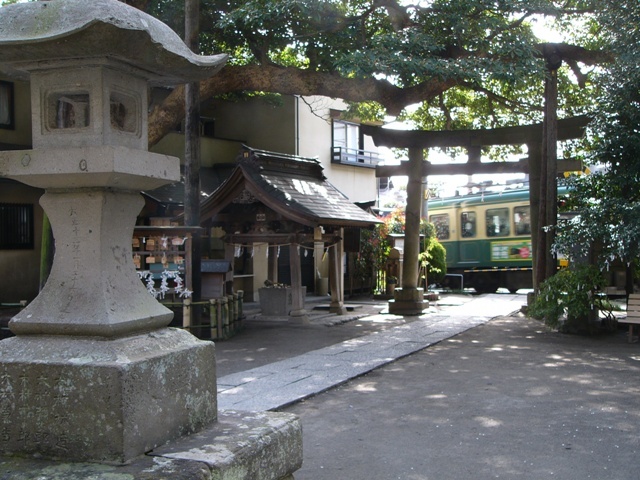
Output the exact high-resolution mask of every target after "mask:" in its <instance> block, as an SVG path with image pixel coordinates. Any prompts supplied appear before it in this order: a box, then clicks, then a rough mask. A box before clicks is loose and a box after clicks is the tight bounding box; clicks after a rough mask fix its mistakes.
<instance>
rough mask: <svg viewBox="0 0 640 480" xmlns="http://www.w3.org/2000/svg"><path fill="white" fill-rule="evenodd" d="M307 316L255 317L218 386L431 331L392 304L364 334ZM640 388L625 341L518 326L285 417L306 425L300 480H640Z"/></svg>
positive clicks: (471, 337)
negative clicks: (336, 350)
mask: <svg viewBox="0 0 640 480" xmlns="http://www.w3.org/2000/svg"><path fill="white" fill-rule="evenodd" d="M509 297H510V296H504V297H500V296H497V295H494V296H492V297H491V302H492V303H490V304H489V305H494V308H497V305H498V303H500V302H502V301H503V300H502V299H503V298H504V299H505V300H506V299H507V298H509ZM523 297H524V296H523ZM512 301H513V299H512ZM522 303H524V298H523V302H522ZM452 305H453V307H452ZM465 305H466V306H465ZM478 305H480V303H479V302H478V299H477V297H466V296H462V297H456V296H453V297H452V296H445V297H443V298H442V300H441V302H438V303H436V305H435V306H433V307H432V309H431V312H430V313H428V314H427V315H425V316H422V318H423V319H424V318H428V317H429V316H446V315H447V312H449V313H452V314H453V312H454V310H456V311H457V312H458V315H459V314H460V313H461V310H460V309H461V308H462V309H464V308H466V309H467V314H468V315H469V317H471V316H473V315H481V314H484V315H491V312H490V311H489V312H487V311H484V312H481V311H479V309H478ZM483 305H484V307H483V308H482V309H484V310H486V309H487V307H486V305H487V304H486V303H484V304H483ZM307 307H308V309H309V311H310V312H312V316H311V317H312V322H311V324H310V325H307V326H295V325H290V324H288V323H287V322H286V321H284V320H283V319H265V318H261V317H259V315H256V316H253V317H252V316H251V315H250V319H249V321H248V323H247V328H246V329H245V330H244V331H243V332H241V333H240V335H238V337H234V338H233V339H231V340H228V341H225V342H218V343H217V352H218V353H217V356H218V369H219V372H218V374H219V378H221V377H222V378H224V377H225V376H227V375H228V376H232V375H231V374H233V373H237V372H244V371H246V370H248V369H256V370H257V371H259V370H260V368H262V366H269V365H270V364H272V365H276V364H277V363H275V362H282V361H283V360H285V359H286V358H291V357H293V356H304V354H305V352H308V351H310V350H314V349H323V348H324V347H326V346H328V345H333V344H335V343H337V342H344V341H347V342H348V341H349V338H358V339H370V338H375V337H376V336H377V335H376V333H377V332H383V331H389V330H390V329H394V328H397V327H399V326H402V325H406V324H407V323H411V322H417V321H420V320H419V317H397V316H392V315H388V314H386V313H385V304H384V302H370V303H366V304H365V305H364V306H363V307H362V308H361V309H356V310H354V311H353V312H352V314H354V312H358V311H360V314H361V315H362V316H361V317H359V318H353V319H351V320H349V319H347V318H343V319H342V320H339V319H337V318H336V316H329V315H324V316H323V315H322V314H320V313H318V312H317V311H316V310H313V309H312V308H313V304H311V305H310V304H309V302H308V303H307ZM489 310H491V307H489ZM356 317H357V314H356ZM296 358H301V357H296ZM252 371H254V370H252ZM639 374H640V344H639V343H633V344H630V343H628V342H627V336H626V329H620V330H619V331H618V332H616V333H613V334H608V335H602V336H597V337H579V336H570V335H564V334H559V333H556V332H552V331H549V330H547V329H546V328H545V327H544V326H543V325H542V324H541V323H540V322H538V321H536V320H532V319H529V318H526V317H524V316H523V315H522V314H521V313H518V312H515V313H513V314H510V315H506V316H504V315H503V316H498V317H496V318H493V319H492V320H489V321H488V322H487V323H484V324H480V325H479V326H475V327H474V328H471V329H468V330H466V331H463V332H462V333H459V334H457V335H455V336H451V337H449V338H445V339H443V340H441V341H439V343H437V344H434V345H431V346H429V347H428V348H425V349H423V350H419V351H417V352H416V353H412V354H410V355H409V356H406V357H403V358H400V359H398V360H395V361H393V362H392V363H389V364H387V365H385V366H383V367H380V368H377V369H375V370H373V371H371V372H369V373H367V374H365V375H363V376H359V377H357V378H354V379H352V380H350V381H348V382H347V383H343V384H341V385H338V386H336V387H335V388H332V389H329V390H327V391H324V392H323V393H319V394H318V395H315V396H311V397H310V398H307V399H306V400H304V401H301V402H298V403H295V404H293V405H291V406H288V407H284V408H282V409H281V410H282V411H286V412H291V413H295V414H297V415H299V416H300V417H301V419H302V425H303V431H304V465H303V467H302V469H301V470H299V471H298V472H297V473H296V480H324V479H326V480H335V479H348V480H360V479H362V480H364V479H366V480H390V479H402V480H448V479H451V480H453V479H456V480H461V479H473V480H484V479H493V478H506V479H514V478H518V479H531V480H534V479H535V480H538V479H541V478H561V479H567V480H573V479H576V480H577V479H586V478H591V479H620V480H627V479H628V480H631V479H640V461H639V455H638V454H639V453H640V429H639V427H638V426H639V425H640V408H639V405H640V404H639V403H638V398H640V397H639V394H640V375H639ZM222 398H223V397H222Z"/></svg>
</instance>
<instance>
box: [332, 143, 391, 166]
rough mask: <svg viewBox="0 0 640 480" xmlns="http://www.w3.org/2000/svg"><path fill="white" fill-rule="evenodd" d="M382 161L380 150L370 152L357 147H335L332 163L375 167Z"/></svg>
mask: <svg viewBox="0 0 640 480" xmlns="http://www.w3.org/2000/svg"><path fill="white" fill-rule="evenodd" d="M379 162H380V155H378V152H369V151H367V150H359V149H357V148H344V147H333V149H332V155H331V163H340V164H342V165H354V166H357V167H367V168H375V166H376V165H378V163H379Z"/></svg>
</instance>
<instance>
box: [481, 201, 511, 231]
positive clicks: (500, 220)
mask: <svg viewBox="0 0 640 480" xmlns="http://www.w3.org/2000/svg"><path fill="white" fill-rule="evenodd" d="M510 232H511V228H510V222H509V209H508V208H490V209H489V210H487V237H505V236H507V235H509V233H510Z"/></svg>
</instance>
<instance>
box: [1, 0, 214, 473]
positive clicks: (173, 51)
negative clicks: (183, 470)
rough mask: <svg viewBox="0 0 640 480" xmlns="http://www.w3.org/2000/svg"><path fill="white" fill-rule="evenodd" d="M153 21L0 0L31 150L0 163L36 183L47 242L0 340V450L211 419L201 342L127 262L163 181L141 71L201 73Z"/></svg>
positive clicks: (66, 453) (85, 5)
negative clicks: (26, 109)
mask: <svg viewBox="0 0 640 480" xmlns="http://www.w3.org/2000/svg"><path fill="white" fill-rule="evenodd" d="M225 62H226V56H224V55H219V56H211V57H203V56H199V55H195V54H193V53H192V52H191V51H190V50H188V49H187V48H186V46H185V45H184V43H183V42H182V41H181V40H180V38H179V37H177V35H175V33H173V32H172V31H171V30H170V29H169V28H168V27H167V26H166V25H164V24H162V23H161V22H159V21H157V20H155V19H154V18H152V17H150V16H148V15H146V14H144V13H142V12H140V11H139V10H136V9H134V8H131V7H129V6H127V5H125V4H124V3H121V2H118V1H116V0H91V1H90V2H87V1H86V0H53V1H40V2H29V3H24V4H16V5H11V6H7V7H3V8H0V70H2V71H3V73H5V74H8V75H12V76H14V77H23V78H25V79H29V80H30V82H31V103H32V130H33V131H32V136H33V149H32V150H26V151H12V152H0V176H6V177H9V178H13V179H15V180H18V181H20V182H23V183H26V184H28V185H31V186H35V187H40V188H43V189H45V191H46V193H45V194H44V195H43V197H42V199H41V204H42V206H43V208H44V210H45V212H46V213H47V215H48V216H49V218H50V220H51V224H52V228H53V232H54V237H55V240H56V254H55V258H54V264H53V268H52V271H51V274H50V277H49V280H48V282H47V284H46V286H45V287H44V289H43V290H42V292H41V293H40V295H39V296H38V297H37V298H36V299H35V300H34V301H33V302H32V303H31V304H30V305H29V306H28V307H27V308H26V309H24V310H23V311H22V312H21V313H20V314H19V315H18V316H16V317H15V318H14V319H12V320H11V322H10V328H11V330H12V331H13V332H14V333H15V334H16V337H14V338H10V339H7V340H4V341H2V342H0V454H5V455H12V454H18V455H29V454H35V455H38V456H40V457H45V458H62V459H68V460H75V461H84V460H89V461H97V462H107V463H115V464H119V463H126V462H129V461H130V460H131V459H132V458H134V457H136V456H139V455H141V454H143V453H145V452H148V451H149V450H151V449H153V448H155V447H157V446H159V445H163V444H165V443H166V442H167V441H169V440H171V439H175V438H177V437H179V436H183V435H186V434H189V433H192V432H196V431H199V430H201V429H203V428H204V427H206V426H207V425H210V424H211V423H212V422H214V421H215V420H216V418H217V414H218V412H217V392H216V370H215V354H214V345H213V343H211V342H203V341H200V340H197V339H196V338H195V337H193V336H192V335H190V334H189V333H187V332H185V331H182V330H177V329H171V328H166V327H167V325H168V324H169V322H170V321H171V318H172V313H171V312H170V311H169V310H168V309H166V308H164V307H163V306H162V305H160V304H159V303H158V302H157V301H156V300H155V299H154V298H153V297H152V296H151V295H149V293H148V292H147V291H146V289H145V288H144V286H143V285H142V283H141V282H140V280H139V279H138V276H137V274H136V272H135V267H134V265H133V261H132V252H131V238H132V234H133V227H134V224H135V219H136V216H137V214H138V212H139V211H140V209H141V208H142V205H143V200H142V197H141V196H140V194H139V192H140V191H141V190H148V189H153V188H155V187H158V186H160V185H163V184H165V183H168V182H175V181H178V180H179V178H180V171H179V161H178V159H177V158H173V157H168V156H165V155H158V154H154V153H150V152H148V151H147V114H148V113H147V109H148V100H147V90H148V88H149V85H174V84H177V83H185V82H187V81H194V80H197V79H200V78H205V77H209V76H211V75H213V74H214V73H215V72H216V71H217V70H218V69H220V68H221V67H222V66H223V65H224V63H225Z"/></svg>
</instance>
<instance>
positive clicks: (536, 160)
mask: <svg viewBox="0 0 640 480" xmlns="http://www.w3.org/2000/svg"><path fill="white" fill-rule="evenodd" d="M588 122H589V118H588V117H587V116H578V117H572V118H568V119H564V120H559V121H558V129H557V139H558V140H569V139H573V138H579V137H581V136H582V135H583V134H584V130H585V127H586V125H587V124H588ZM363 133H364V134H365V135H370V136H371V137H372V138H373V141H374V142H375V144H376V145H377V146H384V147H393V148H408V149H409V161H405V162H402V163H401V164H400V165H380V166H378V167H376V177H390V176H399V175H406V176H407V177H408V183H407V207H406V213H405V215H406V223H405V251H404V260H403V275H402V289H396V292H398V293H396V294H394V299H393V300H391V302H390V304H389V309H390V311H392V313H402V314H414V315H419V314H420V313H422V309H423V308H424V306H425V305H424V304H423V303H422V301H421V297H422V295H423V292H422V289H419V288H417V282H418V271H417V270H418V255H419V244H420V235H419V229H420V209H421V208H420V207H421V183H422V178H423V177H427V176H429V175H459V174H466V175H472V174H487V173H489V174H491V173H519V172H523V173H529V176H530V178H529V180H530V184H531V189H530V203H531V205H532V211H533V212H536V211H537V208H535V206H537V205H538V203H539V201H540V198H539V193H538V192H539V185H540V182H541V173H540V172H541V165H540V164H541V161H542V153H541V152H542V143H543V124H542V123H538V124H533V125H525V126H517V127H503V128H495V129H479V130H447V131H416V130H391V129H383V128H380V127H372V126H365V127H363ZM518 144H526V145H527V148H528V151H529V157H528V158H527V159H526V160H520V161H515V162H506V161H505V162H481V161H480V155H481V151H482V147H483V146H490V145H518ZM437 147H441V148H442V147H463V148H466V149H467V151H468V155H469V159H468V161H467V162H466V163H463V164H459V163H458V164H443V165H433V164H431V163H430V162H428V161H424V150H425V149H428V148H437ZM580 169H581V165H580V162H579V161H576V160H559V161H557V171H558V172H567V171H577V170H580ZM539 225H540V222H539V221H538V219H537V217H536V216H535V215H532V236H533V237H535V236H536V235H537V234H538V229H539ZM532 244H533V245H534V252H533V255H534V258H536V256H537V255H536V254H537V252H536V251H535V245H536V244H537V242H536V241H535V239H534V241H533V242H532ZM419 297H420V302H418V301H417V299H418V298H419Z"/></svg>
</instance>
